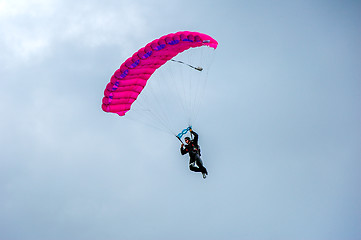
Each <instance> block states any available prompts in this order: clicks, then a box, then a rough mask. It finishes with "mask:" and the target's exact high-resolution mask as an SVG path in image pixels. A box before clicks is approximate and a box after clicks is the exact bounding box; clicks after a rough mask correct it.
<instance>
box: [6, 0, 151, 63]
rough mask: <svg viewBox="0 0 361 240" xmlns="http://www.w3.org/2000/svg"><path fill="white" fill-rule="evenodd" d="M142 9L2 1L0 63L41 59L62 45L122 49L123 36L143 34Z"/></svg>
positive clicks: (136, 5)
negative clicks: (1, 51)
mask: <svg viewBox="0 0 361 240" xmlns="http://www.w3.org/2000/svg"><path fill="white" fill-rule="evenodd" d="M99 4H100V3H99ZM143 9H144V8H143V7H142V6H141V5H140V4H139V3H131V2H129V3H128V2H121V3H118V4H117V5H116V7H111V6H108V7H104V6H103V5H102V7H100V6H98V3H96V2H87V3H73V2H70V1H69V2H67V1H65V2H59V1H56V0H53V1H43V0H32V1H22V0H15V1H11V2H10V1H2V2H0V46H1V45H2V46H3V48H4V49H5V50H4V51H3V54H2V55H3V56H2V57H0V61H1V58H3V59H4V60H2V61H4V62H6V64H10V63H11V62H13V61H16V60H21V61H23V62H29V61H34V59H42V58H44V57H45V56H47V55H48V54H50V53H51V51H52V49H55V48H58V47H59V46H58V44H59V43H64V42H65V43H66V42H71V43H75V44H77V45H82V46H85V47H90V48H93V47H97V46H100V45H104V44H106V45H111V44H115V45H122V46H124V45H126V44H124V39H125V38H126V37H127V38H128V39H129V37H130V38H132V36H133V37H139V36H140V35H141V34H143V29H145V27H144V26H145V25H146V21H145V19H144V14H143V13H144V12H145V11H143ZM142 16H143V17H142ZM3 66H4V64H3Z"/></svg>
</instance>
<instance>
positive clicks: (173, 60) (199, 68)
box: [170, 59, 203, 72]
mask: <svg viewBox="0 0 361 240" xmlns="http://www.w3.org/2000/svg"><path fill="white" fill-rule="evenodd" d="M170 61H172V62H177V63H181V64H184V65H187V66H188V67H191V68H193V69H195V70H198V71H200V72H201V71H203V68H202V67H195V66H192V65H190V64H188V63H185V62H182V61H178V60H175V59H171V60H170Z"/></svg>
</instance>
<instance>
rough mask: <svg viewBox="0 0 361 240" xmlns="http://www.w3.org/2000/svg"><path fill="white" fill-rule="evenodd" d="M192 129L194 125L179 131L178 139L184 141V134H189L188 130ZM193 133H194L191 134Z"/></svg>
mask: <svg viewBox="0 0 361 240" xmlns="http://www.w3.org/2000/svg"><path fill="white" fill-rule="evenodd" d="M191 129H192V126H189V127H187V128H185V129H183V130H182V131H181V132H180V133H178V134H177V135H176V137H177V138H178V140H179V141H180V142H181V143H183V141H182V137H183V135H185V134H187V132H188V131H189V130H191ZM191 135H192V134H191Z"/></svg>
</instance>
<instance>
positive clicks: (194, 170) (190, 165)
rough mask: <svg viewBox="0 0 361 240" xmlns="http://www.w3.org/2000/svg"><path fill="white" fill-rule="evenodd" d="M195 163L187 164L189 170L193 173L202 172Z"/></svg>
mask: <svg viewBox="0 0 361 240" xmlns="http://www.w3.org/2000/svg"><path fill="white" fill-rule="evenodd" d="M195 165H196V162H195V161H193V162H189V170H191V171H193V172H202V170H201V169H200V168H199V167H196V166H195Z"/></svg>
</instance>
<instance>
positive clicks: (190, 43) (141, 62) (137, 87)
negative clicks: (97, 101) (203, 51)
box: [102, 31, 218, 116]
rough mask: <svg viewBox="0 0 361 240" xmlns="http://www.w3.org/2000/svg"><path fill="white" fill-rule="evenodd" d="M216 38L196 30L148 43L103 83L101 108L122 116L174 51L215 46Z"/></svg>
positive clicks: (179, 51)
mask: <svg viewBox="0 0 361 240" xmlns="http://www.w3.org/2000/svg"><path fill="white" fill-rule="evenodd" d="M217 45H218V43H217V41H216V40H214V39H213V38H212V37H210V36H208V35H206V34H203V33H199V32H188V31H185V32H177V33H172V34H168V35H165V36H163V37H161V38H159V39H156V40H154V41H152V42H150V43H148V44H147V45H146V46H145V47H143V48H141V49H139V50H138V51H137V52H136V53H134V54H133V56H132V57H130V58H128V59H127V60H126V61H125V62H124V63H123V64H122V65H121V66H120V68H119V69H118V70H116V71H115V72H114V74H113V76H112V77H111V79H110V82H109V83H108V85H107V86H106V89H105V91H104V97H103V104H102V109H103V111H105V112H113V113H117V114H118V115H119V116H124V115H125V113H126V112H127V111H129V110H130V108H131V105H132V104H133V102H134V101H135V100H136V99H137V97H138V95H139V94H140V93H141V92H142V90H143V88H144V87H145V85H146V84H147V81H148V79H149V78H150V76H151V75H152V74H153V73H154V72H155V70H157V69H158V68H159V67H161V66H162V65H163V64H165V63H166V62H167V61H169V60H170V59H172V58H173V57H175V56H176V55H177V54H179V53H181V52H183V51H185V50H187V49H189V48H195V47H201V46H209V47H211V48H214V49H216V48H217Z"/></svg>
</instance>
